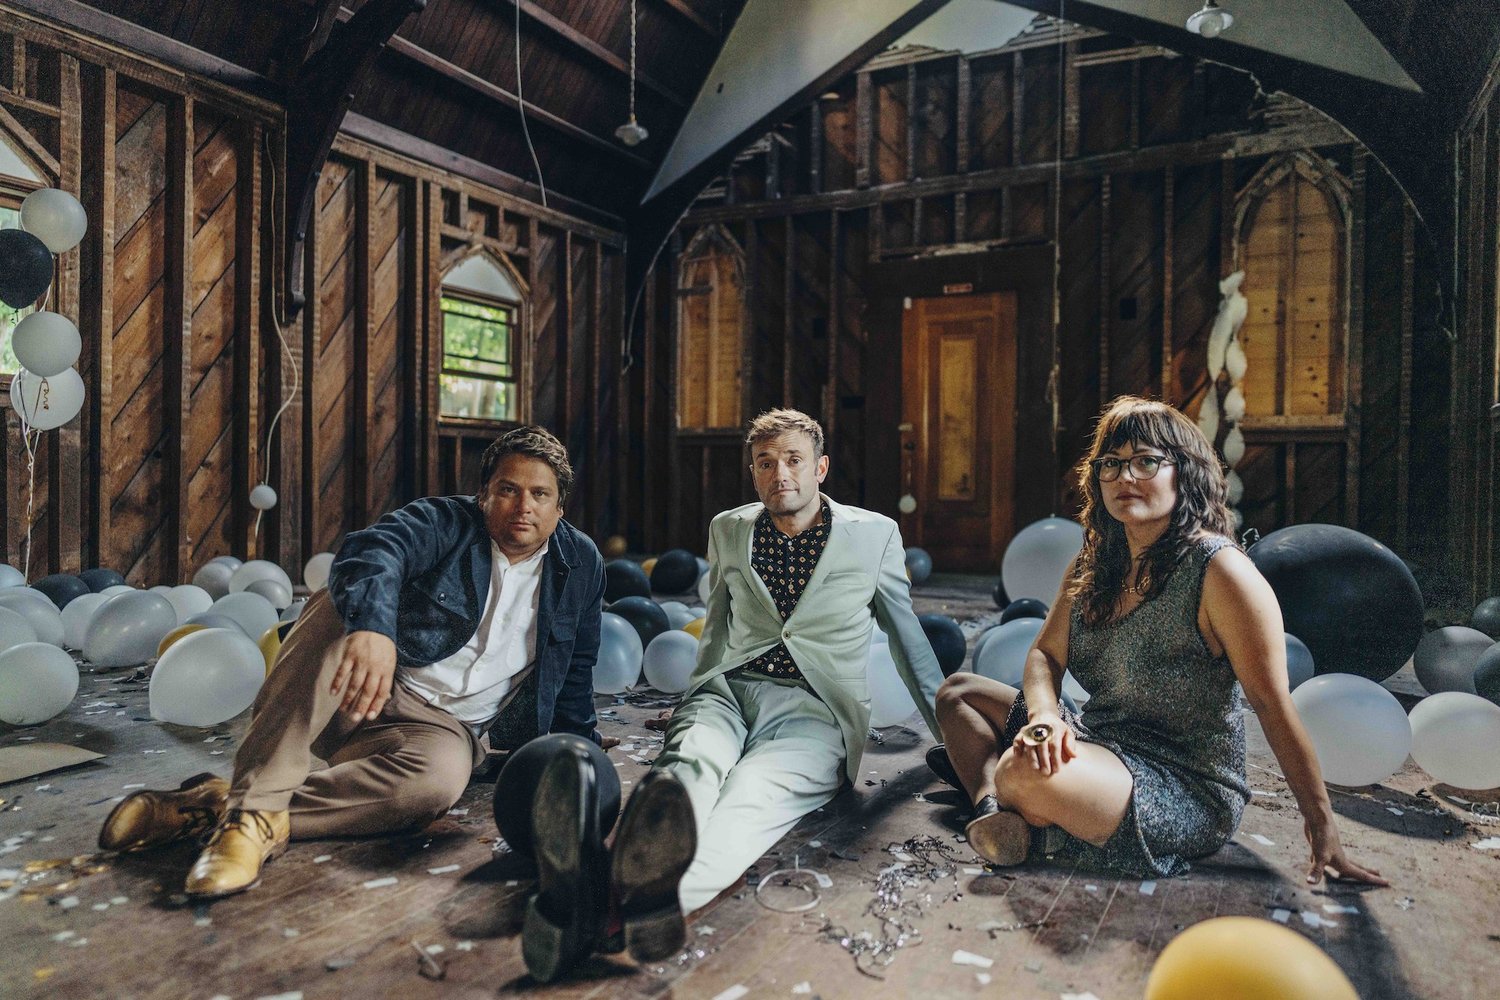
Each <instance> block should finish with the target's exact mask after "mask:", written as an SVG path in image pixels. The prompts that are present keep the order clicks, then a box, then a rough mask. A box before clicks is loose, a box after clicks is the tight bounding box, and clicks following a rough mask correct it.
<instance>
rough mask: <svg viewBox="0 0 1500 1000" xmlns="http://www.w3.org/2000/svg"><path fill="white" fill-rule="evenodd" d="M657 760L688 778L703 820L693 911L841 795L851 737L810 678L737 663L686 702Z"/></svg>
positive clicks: (685, 889) (686, 904)
mask: <svg viewBox="0 0 1500 1000" xmlns="http://www.w3.org/2000/svg"><path fill="white" fill-rule="evenodd" d="M656 766H657V767H664V768H666V769H667V770H669V771H670V772H671V773H672V775H673V776H674V777H676V778H677V779H678V780H679V781H681V782H682V783H683V785H685V786H686V787H687V792H688V797H689V799H691V801H692V804H693V814H694V816H695V817H696V819H697V822H698V853H697V855H696V856H695V857H694V859H693V863H692V866H691V867H690V868H688V871H687V874H686V875H685V876H683V879H682V885H681V890H680V895H681V901H682V909H683V912H684V913H691V912H692V911H694V910H696V909H698V908H699V907H700V906H703V905H704V904H705V903H707V902H709V901H710V900H712V899H713V898H714V897H715V896H717V895H718V894H719V893H720V892H723V891H724V890H725V889H726V888H728V887H729V886H731V885H733V884H734V883H735V881H736V880H737V879H738V878H739V877H740V876H741V875H742V874H744V872H745V869H747V868H749V867H750V865H752V864H754V863H755V861H756V860H758V859H759V858H760V856H761V855H762V854H764V853H765V852H766V851H767V850H769V849H770V848H771V846H772V845H774V844H775V843H776V842H777V841H778V840H780V839H781V838H782V837H783V836H784V835H785V834H786V833H787V831H788V830H790V829H791V828H792V827H793V826H795V825H796V824H797V821H798V820H799V819H801V818H802V817H803V816H806V815H807V814H808V813H810V812H812V811H813V810H814V809H817V808H818V807H819V806H822V805H824V804H826V803H827V802H828V800H829V799H831V798H833V796H834V793H836V792H837V791H838V789H839V785H840V783H841V782H842V780H843V776H844V739H843V734H842V733H841V732H840V730H839V726H838V723H837V722H836V721H835V720H834V718H833V713H832V712H830V711H829V710H828V706H827V705H825V704H823V702H822V701H820V700H819V699H818V697H817V696H816V695H814V694H813V693H812V692H811V691H809V690H808V689H807V688H805V687H803V686H801V685H796V684H783V683H780V682H778V681H774V680H770V679H768V678H758V677H754V676H750V677H747V676H745V675H743V674H742V673H736V674H734V675H731V676H728V677H720V678H717V679H715V680H713V681H711V682H710V683H708V684H706V685H705V686H703V687H702V688H699V689H698V690H697V691H694V692H693V693H692V694H691V695H689V696H688V697H687V698H686V699H685V700H684V701H683V703H682V704H681V705H679V706H678V708H677V711H676V712H674V713H673V715H672V723H671V725H670V726H669V727H668V729H667V736H666V746H665V748H664V749H663V751H662V753H661V754H660V756H658V757H657V759H656Z"/></svg>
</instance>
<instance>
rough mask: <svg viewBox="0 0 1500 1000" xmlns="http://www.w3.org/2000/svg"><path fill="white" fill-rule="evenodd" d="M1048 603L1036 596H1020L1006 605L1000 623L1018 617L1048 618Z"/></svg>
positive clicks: (1002, 623) (1011, 620)
mask: <svg viewBox="0 0 1500 1000" xmlns="http://www.w3.org/2000/svg"><path fill="white" fill-rule="evenodd" d="M1046 617H1047V605H1045V604H1043V603H1042V602H1041V601H1039V600H1037V599H1036V598H1035V597H1018V598H1016V599H1015V600H1014V601H1011V602H1010V603H1009V604H1007V605H1006V606H1005V610H1004V611H1003V612H1002V613H1001V615H1000V624H1001V625H1004V624H1005V623H1006V622H1013V621H1015V620H1016V619H1017V618H1046Z"/></svg>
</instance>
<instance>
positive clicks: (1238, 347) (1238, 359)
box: [1224, 337, 1250, 385]
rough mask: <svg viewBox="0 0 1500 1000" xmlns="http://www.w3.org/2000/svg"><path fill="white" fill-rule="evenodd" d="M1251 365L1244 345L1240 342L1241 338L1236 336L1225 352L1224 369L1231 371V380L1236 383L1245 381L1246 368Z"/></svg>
mask: <svg viewBox="0 0 1500 1000" xmlns="http://www.w3.org/2000/svg"><path fill="white" fill-rule="evenodd" d="M1249 367H1250V360H1249V359H1248V358H1246V357H1245V348H1244V345H1242V344H1241V343H1240V338H1238V337H1235V338H1234V339H1233V340H1231V341H1230V342H1229V348H1228V350H1226V351H1225V352H1224V370H1225V371H1227V372H1229V381H1230V382H1231V383H1232V384H1234V385H1239V384H1240V383H1241V382H1243V381H1245V370H1246V369H1247V368H1249Z"/></svg>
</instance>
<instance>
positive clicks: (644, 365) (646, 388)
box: [622, 251, 675, 551]
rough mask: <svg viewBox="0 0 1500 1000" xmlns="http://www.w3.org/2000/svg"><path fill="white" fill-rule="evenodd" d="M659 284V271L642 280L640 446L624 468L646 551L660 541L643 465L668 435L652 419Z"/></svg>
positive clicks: (654, 499) (655, 503) (651, 482)
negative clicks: (634, 484) (632, 480)
mask: <svg viewBox="0 0 1500 1000" xmlns="http://www.w3.org/2000/svg"><path fill="white" fill-rule="evenodd" d="M669 252H671V251H669ZM673 256H674V257H675V252H673ZM670 271H671V268H670V267H669V268H668V272H669V273H670ZM660 287H661V279H660V275H659V274H658V273H653V274H652V275H651V278H650V280H649V281H647V282H646V288H645V308H643V309H642V310H641V314H640V322H641V325H642V326H643V327H644V331H643V333H644V336H643V338H642V340H643V344H642V350H641V366H640V374H639V376H638V378H639V380H640V386H641V390H640V395H639V397H638V398H639V399H640V402H641V450H640V451H639V452H636V451H634V450H633V449H632V450H630V451H629V456H630V459H631V461H632V463H633V464H632V465H630V466H629V467H628V468H627V469H626V470H625V475H626V476H627V477H630V476H639V477H640V480H641V506H640V510H641V512H642V513H643V514H644V515H645V516H644V517H643V518H642V522H641V525H640V529H641V533H642V534H641V541H640V543H639V544H641V545H643V546H645V547H646V549H647V550H648V551H650V550H654V549H658V548H661V546H660V545H658V544H657V543H658V542H660V541H662V539H661V538H660V537H659V536H658V534H657V533H658V531H659V530H660V526H661V514H660V511H661V501H660V499H659V496H658V493H657V483H658V482H659V481H660V479H661V477H660V476H658V475H648V474H647V473H646V469H647V468H648V467H651V466H653V465H655V463H654V462H653V461H652V456H653V455H656V454H658V452H657V447H658V445H657V442H658V441H670V439H671V438H670V435H671V431H670V430H668V431H666V433H665V434H661V432H659V431H658V429H657V428H658V426H659V425H658V423H657V420H656V411H657V393H656V385H655V382H654V377H655V374H656V372H657V366H658V365H660V364H661V363H662V362H661V360H660V359H659V358H658V357H657V351H656V347H657V338H658V337H659V336H660V335H661V330H660V327H659V325H658V322H657V321H658V319H659V318H660V317H659V316H658V315H657V309H658V308H659V306H660V303H659V302H658V301H657V289H658V288H660ZM667 411H668V412H669V413H670V412H671V405H670V404H668V406H667ZM659 434H661V436H660V437H659V436H658V435H659ZM622 450H624V449H622ZM674 496H675V494H674Z"/></svg>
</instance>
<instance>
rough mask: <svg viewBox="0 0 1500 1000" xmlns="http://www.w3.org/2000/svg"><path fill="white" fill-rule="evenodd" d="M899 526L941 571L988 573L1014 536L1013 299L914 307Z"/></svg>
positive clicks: (908, 319)
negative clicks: (906, 499) (905, 498)
mask: <svg viewBox="0 0 1500 1000" xmlns="http://www.w3.org/2000/svg"><path fill="white" fill-rule="evenodd" d="M901 328H902V351H903V353H902V407H901V410H902V420H903V422H902V425H901V430H902V433H901V448H902V454H901V465H902V468H901V477H902V489H903V492H905V493H910V494H911V495H912V496H913V497H915V498H916V501H917V507H916V510H915V511H913V512H912V513H910V514H904V515H902V518H901V534H902V537H903V538H904V539H905V540H906V544H907V545H920V546H921V547H922V548H924V549H926V550H927V551H928V552H929V553H930V554H931V555H932V565H933V568H934V569H936V570H937V571H938V572H973V573H992V572H995V571H997V570H998V569H999V566H1000V557H1001V555H1002V554H1003V553H1004V551H1005V546H1006V544H1007V543H1008V542H1009V541H1010V537H1011V534H1012V533H1013V531H1014V524H1013V521H1014V510H1013V504H1012V497H1013V492H1014V478H1015V474H1016V471H1015V436H1016V435H1015V419H1016V418H1015V413H1016V296H1015V293H1014V292H997V293H994V294H991V295H962V296H950V297H944V298H932V299H913V300H911V305H910V307H909V308H907V309H906V310H905V312H904V314H903V318H902V324H901Z"/></svg>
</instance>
